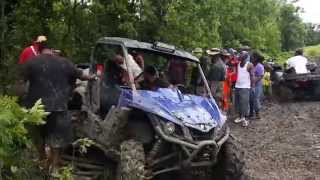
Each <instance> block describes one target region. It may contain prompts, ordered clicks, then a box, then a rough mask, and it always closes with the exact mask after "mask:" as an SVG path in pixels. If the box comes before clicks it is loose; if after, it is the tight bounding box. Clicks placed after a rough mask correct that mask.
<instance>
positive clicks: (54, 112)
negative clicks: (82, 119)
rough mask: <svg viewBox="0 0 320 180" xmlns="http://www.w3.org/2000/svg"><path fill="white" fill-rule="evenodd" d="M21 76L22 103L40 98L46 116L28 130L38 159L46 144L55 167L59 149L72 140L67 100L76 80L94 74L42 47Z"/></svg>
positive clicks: (41, 155)
mask: <svg viewBox="0 0 320 180" xmlns="http://www.w3.org/2000/svg"><path fill="white" fill-rule="evenodd" d="M21 72H22V76H21V77H22V78H23V80H24V82H28V83H29V88H28V92H27V94H26V96H25V98H24V99H23V102H22V104H23V105H24V106H25V107H27V108H31V107H32V106H33V105H34V103H35V102H36V101H37V100H39V99H41V100H42V103H43V105H44V106H45V110H46V111H47V112H49V113H50V114H49V115H48V116H47V119H46V124H45V125H43V126H40V127H37V128H39V129H36V130H33V131H32V132H31V133H38V134H37V135H35V136H34V137H32V138H33V141H34V144H35V145H36V147H37V150H38V152H39V158H40V160H45V159H46V153H45V145H48V146H49V148H50V156H49V157H48V162H49V165H51V166H52V168H53V169H56V168H57V167H58V162H59V159H60V157H59V154H60V152H61V149H63V148H64V147H65V146H66V145H68V144H69V143H70V142H71V140H72V137H71V134H72V133H71V132H72V131H71V118H70V115H69V113H68V107H67V104H68V100H69V97H70V95H71V92H72V90H73V87H74V83H75V81H76V79H77V78H78V79H81V80H91V79H94V78H95V76H93V75H90V76H89V75H85V74H83V73H82V71H81V70H79V69H77V68H76V67H75V65H74V64H72V63H71V61H70V60H69V59H66V58H64V57H59V56H55V55H54V54H53V53H52V51H51V49H50V48H48V47H44V48H43V50H42V51H41V54H40V55H39V56H36V57H34V58H32V59H30V60H29V61H28V62H27V63H25V64H24V65H23V66H22V71H21Z"/></svg>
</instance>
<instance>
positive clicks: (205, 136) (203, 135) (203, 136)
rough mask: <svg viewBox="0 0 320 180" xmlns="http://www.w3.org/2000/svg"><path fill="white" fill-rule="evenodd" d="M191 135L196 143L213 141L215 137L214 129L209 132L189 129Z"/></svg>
mask: <svg viewBox="0 0 320 180" xmlns="http://www.w3.org/2000/svg"><path fill="white" fill-rule="evenodd" d="M189 131H190V134H191V136H192V138H193V140H195V141H204V140H212V139H213V136H214V129H211V130H210V131H209V132H202V131H199V130H197V129H193V128H189Z"/></svg>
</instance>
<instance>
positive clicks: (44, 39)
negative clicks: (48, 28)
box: [36, 35, 47, 43]
mask: <svg viewBox="0 0 320 180" xmlns="http://www.w3.org/2000/svg"><path fill="white" fill-rule="evenodd" d="M45 41H47V37H46V36H43V35H41V36H38V37H37V40H36V43H41V42H45Z"/></svg>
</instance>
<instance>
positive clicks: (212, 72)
mask: <svg viewBox="0 0 320 180" xmlns="http://www.w3.org/2000/svg"><path fill="white" fill-rule="evenodd" d="M207 54H208V55H209V56H210V58H211V61H212V64H211V65H210V68H209V73H208V81H209V84H210V88H211V92H212V95H213V97H214V98H215V100H216V101H217V104H218V105H219V106H220V107H221V105H222V96H223V81H224V80H225V79H226V66H225V64H224V62H223V61H222V59H221V51H220V49H218V48H211V49H209V50H207Z"/></svg>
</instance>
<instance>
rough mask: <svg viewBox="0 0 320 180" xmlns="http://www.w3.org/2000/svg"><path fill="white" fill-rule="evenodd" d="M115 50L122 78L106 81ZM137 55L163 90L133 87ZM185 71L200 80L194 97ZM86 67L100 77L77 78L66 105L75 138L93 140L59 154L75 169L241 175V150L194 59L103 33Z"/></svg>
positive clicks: (109, 174) (121, 174)
mask: <svg viewBox="0 0 320 180" xmlns="http://www.w3.org/2000/svg"><path fill="white" fill-rule="evenodd" d="M118 55H120V56H122V57H124V64H123V65H125V69H127V71H128V73H129V81H128V82H127V83H119V84H117V83H115V82H114V81H113V82H109V80H110V77H113V76H114V74H112V72H109V70H110V67H108V65H110V63H108V62H109V61H112V60H113V59H114V57H115V56H118ZM137 55H139V56H140V59H141V57H142V59H143V60H144V61H143V63H142V64H143V65H144V66H145V67H146V66H153V67H155V68H156V69H157V71H158V73H157V74H158V76H159V77H161V78H165V79H167V80H168V81H169V82H170V84H171V87H169V88H159V89H157V90H154V91H150V90H141V89H139V88H137V86H136V84H138V82H139V81H141V79H142V80H143V78H144V76H143V71H141V73H140V74H139V73H134V72H133V71H135V72H139V70H137V69H138V68H136V70H133V69H130V68H128V67H129V66H128V65H130V63H132V57H133V58H135V57H137ZM136 67H137V66H136ZM141 69H142V68H141ZM191 69H196V70H197V72H198V73H199V77H200V78H201V79H202V81H203V82H204V83H203V84H204V85H203V89H204V91H203V92H204V93H205V94H202V95H201V96H200V95H196V94H192V90H191V89H194V87H192V85H191V84H190V80H188V74H190V72H189V71H190V70H191ZM89 71H90V72H91V73H96V74H99V75H100V77H101V78H100V80H98V81H94V82H88V83H84V82H78V87H77V88H76V90H75V92H74V96H73V97H72V100H71V102H70V104H69V105H70V107H69V108H70V111H72V112H73V126H74V128H73V129H74V131H75V132H74V134H75V139H79V138H89V139H91V140H93V141H94V144H93V145H91V146H90V147H87V148H88V150H87V153H83V154H81V153H79V151H78V150H77V149H78V148H79V147H78V146H77V145H76V143H74V144H73V146H72V147H71V148H70V150H67V151H66V153H65V154H64V156H63V157H64V160H65V161H71V162H72V164H73V165H74V171H73V172H74V173H75V174H78V175H82V176H88V177H91V178H92V179H105V180H107V179H118V180H142V179H159V178H163V179H179V178H180V179H186V178H185V177H183V176H187V177H193V176H199V175H200V176H202V177H203V176H204V177H207V179H219V180H223V179H235V180H241V179H243V178H244V174H243V171H244V159H243V158H244V157H243V155H244V154H243V150H242V149H241V148H240V147H239V145H238V143H237V142H236V140H235V139H234V138H232V136H230V129H229V127H228V126H227V124H226V122H225V121H226V117H225V116H224V115H222V113H221V112H220V110H219V108H218V106H217V104H216V103H215V101H214V99H213V97H212V95H211V93H210V89H209V86H208V83H207V80H206V79H205V76H204V74H203V71H202V69H201V66H200V63H199V60H198V59H197V58H196V57H194V56H192V55H191V54H189V53H188V52H186V51H183V50H179V49H176V48H175V47H174V46H172V45H168V44H164V43H154V44H150V43H144V42H139V41H136V40H131V39H125V38H115V37H104V38H101V39H99V40H98V42H97V44H96V46H95V48H94V50H93V52H92V56H91V64H90V68H89ZM179 77H183V78H179ZM139 79H140V80H139ZM78 142H79V141H78ZM194 179H196V177H195V178H194Z"/></svg>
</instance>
